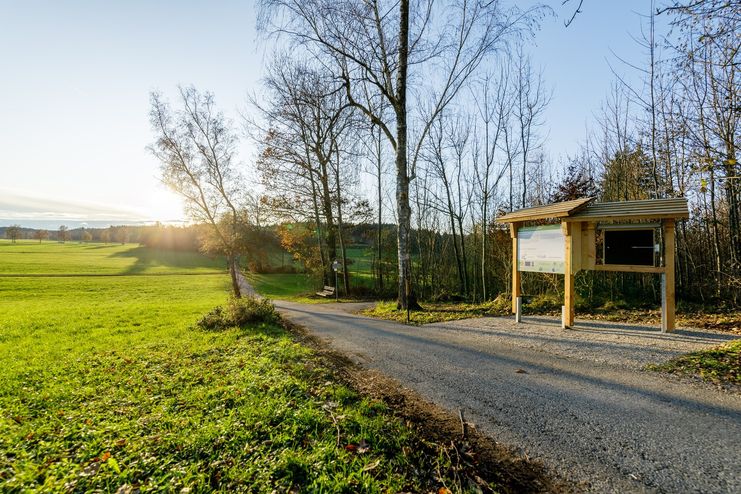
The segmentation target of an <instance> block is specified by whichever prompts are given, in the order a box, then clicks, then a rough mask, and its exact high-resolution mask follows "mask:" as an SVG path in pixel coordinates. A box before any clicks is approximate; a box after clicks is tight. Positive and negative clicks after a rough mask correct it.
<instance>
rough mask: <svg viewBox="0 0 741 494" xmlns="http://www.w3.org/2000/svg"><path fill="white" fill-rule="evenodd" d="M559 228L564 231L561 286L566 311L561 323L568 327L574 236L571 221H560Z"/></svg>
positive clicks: (571, 308) (571, 316)
mask: <svg viewBox="0 0 741 494" xmlns="http://www.w3.org/2000/svg"><path fill="white" fill-rule="evenodd" d="M561 228H562V230H563V233H564V239H565V242H566V249H565V254H566V255H565V256H564V257H565V259H564V261H565V266H564V274H563V278H564V287H563V304H564V306H565V311H566V313H565V314H564V316H565V317H564V322H563V325H564V326H565V327H567V328H570V327H572V326H573V325H574V301H575V292H574V262H573V261H574V260H573V256H574V236H573V235H572V233H573V231H572V225H571V223H569V222H567V221H564V222H562V223H561ZM579 242H581V234H580V235H579Z"/></svg>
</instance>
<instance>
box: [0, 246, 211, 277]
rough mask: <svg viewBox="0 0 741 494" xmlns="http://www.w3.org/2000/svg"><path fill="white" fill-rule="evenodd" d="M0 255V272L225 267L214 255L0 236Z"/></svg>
mask: <svg viewBox="0 0 741 494" xmlns="http://www.w3.org/2000/svg"><path fill="white" fill-rule="evenodd" d="M0 259H1V260H2V262H0V275H13V274H20V275H40V274H49V275H69V274H90V275H92V274H96V275H133V274H203V273H217V272H224V271H225V270H226V267H225V264H224V262H223V260H221V259H218V258H217V259H209V258H207V257H205V256H202V255H200V254H198V253H195V252H179V251H165V250H156V249H149V248H147V247H139V246H138V245H134V244H125V245H120V244H93V243H90V244H88V243H85V244H80V243H76V242H67V243H63V244H62V243H59V242H41V243H39V242H34V241H30V240H21V241H18V242H17V243H11V242H9V241H7V240H0Z"/></svg>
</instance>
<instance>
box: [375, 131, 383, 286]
mask: <svg viewBox="0 0 741 494" xmlns="http://www.w3.org/2000/svg"><path fill="white" fill-rule="evenodd" d="M376 144H377V147H376V152H377V157H378V162H377V163H376V171H377V172H378V175H377V178H378V232H377V239H376V243H377V245H376V247H377V249H378V254H377V262H378V294H379V295H380V294H382V293H383V246H382V245H381V242H382V240H383V236H382V235H383V197H382V192H383V191H382V189H381V186H382V183H381V178H382V174H381V171H382V161H381V128H380V127H379V128H378V141H376Z"/></svg>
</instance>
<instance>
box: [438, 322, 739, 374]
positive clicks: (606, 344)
mask: <svg viewBox="0 0 741 494" xmlns="http://www.w3.org/2000/svg"><path fill="white" fill-rule="evenodd" d="M428 326H429V327H436V328H440V329H444V330H450V331H460V332H473V333H474V335H473V336H474V337H475V336H476V333H478V336H479V337H481V338H483V339H485V340H486V341H487V342H497V343H500V344H502V345H512V346H518V347H522V348H529V349H532V350H538V351H542V352H547V353H550V354H552V355H562V356H564V357H568V358H573V359H579V360H587V361H592V362H597V363H606V364H612V365H617V366H623V367H628V368H631V369H636V370H638V369H642V368H643V367H645V366H646V365H647V364H655V363H659V362H664V361H666V360H668V359H670V358H673V357H676V356H678V355H682V354H684V353H689V352H694V351H696V350H702V349H703V348H709V347H713V346H717V345H720V344H722V343H725V342H728V341H731V340H734V339H737V338H739V336H738V335H732V334H728V333H722V332H719V331H708V330H701V329H679V330H677V331H674V332H672V333H662V332H661V331H660V329H659V328H658V327H655V328H654V327H649V326H635V325H629V324H619V323H613V322H603V321H577V322H576V324H575V326H574V328H573V329H571V330H563V329H561V321H560V320H559V319H558V318H556V317H523V318H522V324H517V323H516V322H515V320H514V318H512V317H482V318H476V319H463V320H460V321H451V322H445V323H436V324H430V325H428Z"/></svg>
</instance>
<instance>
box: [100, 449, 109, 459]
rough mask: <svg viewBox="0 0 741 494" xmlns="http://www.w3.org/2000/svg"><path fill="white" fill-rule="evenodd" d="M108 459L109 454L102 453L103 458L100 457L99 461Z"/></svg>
mask: <svg viewBox="0 0 741 494" xmlns="http://www.w3.org/2000/svg"><path fill="white" fill-rule="evenodd" d="M110 457H111V454H110V453H109V452H108V451H106V452H105V453H103V456H101V457H100V461H108V458H110Z"/></svg>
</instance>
